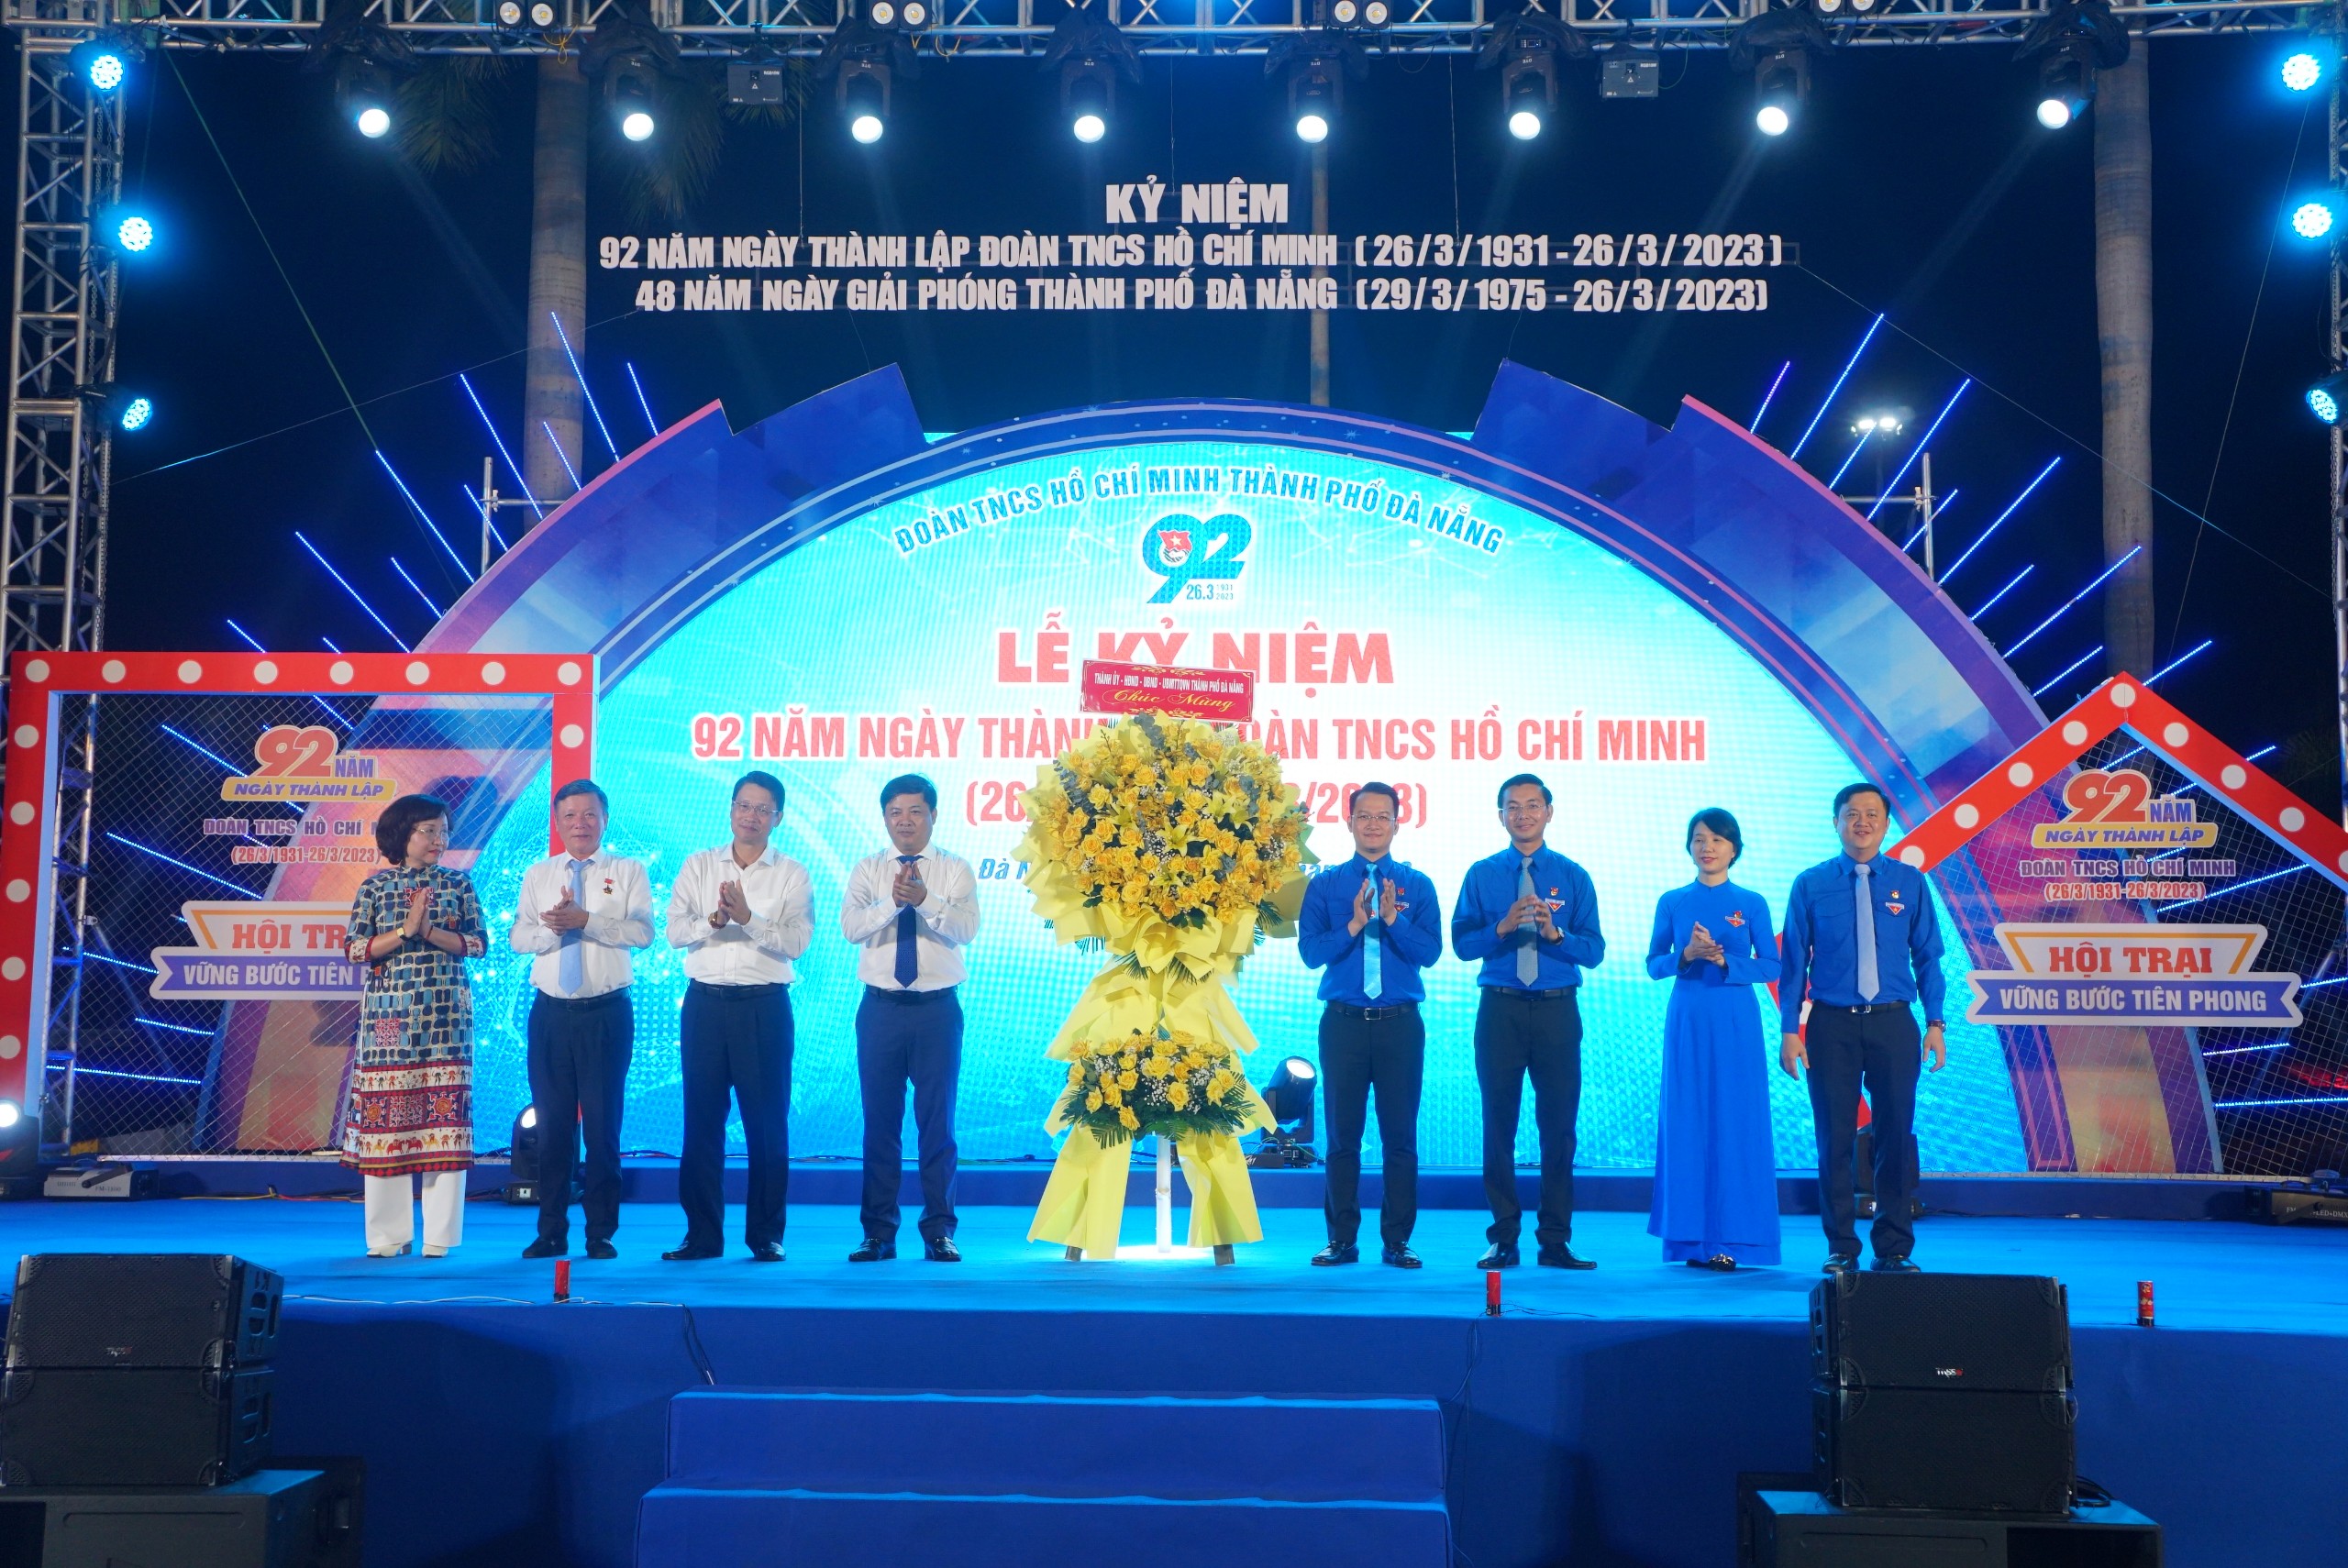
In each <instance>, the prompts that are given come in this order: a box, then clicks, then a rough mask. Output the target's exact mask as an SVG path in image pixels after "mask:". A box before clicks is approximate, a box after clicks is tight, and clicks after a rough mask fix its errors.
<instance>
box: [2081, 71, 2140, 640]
mask: <svg viewBox="0 0 2348 1568" xmlns="http://www.w3.org/2000/svg"><path fill="white" fill-rule="evenodd" d="M2148 52H2149V50H2148V49H2147V47H2146V43H2145V40H2144V39H2143V38H2142V37H2141V36H2140V37H2138V38H2137V39H2136V40H2135V47H2134V48H2133V49H2132V50H2129V52H2128V59H2127V61H2126V63H2124V64H2121V65H2118V66H2114V67H2113V68H2111V69H2110V70H2109V71H2105V72H2100V73H2099V75H2098V77H2097V84H2096V103H2095V303H2096V328H2097V333H2098V336H2099V339H2100V343H2101V348H2102V357H2103V558H2104V562H2105V564H2106V565H2109V564H2110V563H2111V562H2113V561H2116V560H2118V559H2120V558H2121V557H2122V556H2125V555H2126V554H2127V553H2128V552H2129V551H2130V550H2132V549H2134V548H2136V547H2139V546H2142V547H2143V553H2142V554H2141V555H2139V556H2137V557H2136V558H2135V559H2133V560H2132V561H2130V562H2129V563H2128V564H2127V566H2125V567H2123V568H2122V569H2121V570H2120V572H2119V573H2118V574H2117V575H2116V576H2114V577H2113V578H2112V580H2110V582H2109V583H2108V584H2106V585H2105V587H2104V591H2103V595H2104V597H2103V648H2104V668H2105V669H2106V670H2107V671H2109V672H2110V673H2113V674H2117V673H2118V672H2120V671H2121V670H2123V669H2124V670H2130V671H2132V672H2134V674H2135V675H2136V676H2137V677H2138V678H2139V679H2142V678H2143V677H2144V676H2147V675H2150V674H2152V673H2153V494H2152V490H2151V488H2150V486H2151V481H2152V470H2153V130H2152V117H2151V112H2150V102H2151V93H2150V91H2149V87H2148V80H2147V63H2148V62H2147V61H2146V59H2145V56H2146V54H2147V53H2148Z"/></svg>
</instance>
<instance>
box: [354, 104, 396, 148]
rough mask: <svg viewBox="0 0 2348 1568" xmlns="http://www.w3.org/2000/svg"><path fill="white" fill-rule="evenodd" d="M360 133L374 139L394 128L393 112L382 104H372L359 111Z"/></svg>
mask: <svg viewBox="0 0 2348 1568" xmlns="http://www.w3.org/2000/svg"><path fill="white" fill-rule="evenodd" d="M358 124H359V134H360V136H363V137H365V138H368V139H369V140H370V141H372V140H373V139H374V138H377V137H379V136H382V134H383V133H384V132H385V131H387V130H389V129H391V128H392V112H391V111H390V110H389V109H386V108H384V107H383V106H382V105H381V104H370V105H367V106H366V107H365V108H363V109H361V110H360V111H359V121H358Z"/></svg>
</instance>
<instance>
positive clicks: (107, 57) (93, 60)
mask: <svg viewBox="0 0 2348 1568" xmlns="http://www.w3.org/2000/svg"><path fill="white" fill-rule="evenodd" d="M146 52H147V51H146V50H145V49H143V48H142V47H141V46H140V45H139V44H138V42H137V41H136V40H135V39H131V38H129V37H128V36H127V35H126V34H122V33H100V34H98V35H97V36H96V37H95V38H88V39H83V40H82V41H81V42H80V43H77V44H75V45H74V46H73V47H72V49H70V50H67V51H66V53H65V65H66V68H67V69H68V70H70V71H72V72H73V74H74V75H76V76H79V77H80V78H81V79H82V83H83V85H84V86H86V87H87V88H89V90H90V91H91V92H93V93H115V92H119V91H120V90H121V88H122V84H123V83H125V82H127V81H129V80H130V68H131V67H132V66H134V65H136V64H138V62H139V61H141V60H142V59H144V58H145V57H146Z"/></svg>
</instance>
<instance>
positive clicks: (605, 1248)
mask: <svg viewBox="0 0 2348 1568" xmlns="http://www.w3.org/2000/svg"><path fill="white" fill-rule="evenodd" d="M587 1255H588V1256H589V1257H591V1258H615V1257H617V1256H619V1255H620V1250H619V1249H618V1248H617V1247H615V1246H614V1245H612V1244H611V1242H588V1243H587Z"/></svg>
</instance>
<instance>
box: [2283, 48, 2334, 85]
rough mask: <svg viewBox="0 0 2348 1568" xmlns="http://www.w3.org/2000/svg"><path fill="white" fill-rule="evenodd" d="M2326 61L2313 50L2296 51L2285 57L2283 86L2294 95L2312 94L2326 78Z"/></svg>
mask: <svg viewBox="0 0 2348 1568" xmlns="http://www.w3.org/2000/svg"><path fill="white" fill-rule="evenodd" d="M2325 69H2326V61H2325V59H2324V57H2323V56H2322V55H2320V54H2319V53H2317V52H2316V51H2315V50H2309V49H2301V50H2292V51H2291V52H2290V53H2289V54H2287V55H2285V56H2284V57H2283V85H2284V86H2286V87H2288V88H2289V89H2290V90H2291V91H2292V92H2294V93H2307V92H2311V91H2313V89H2314V88H2315V85H2316V83H2319V82H2321V81H2322V80H2323V77H2324V72H2325Z"/></svg>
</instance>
